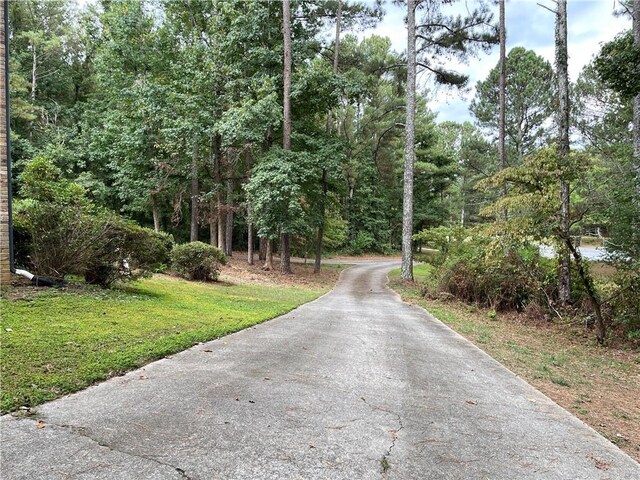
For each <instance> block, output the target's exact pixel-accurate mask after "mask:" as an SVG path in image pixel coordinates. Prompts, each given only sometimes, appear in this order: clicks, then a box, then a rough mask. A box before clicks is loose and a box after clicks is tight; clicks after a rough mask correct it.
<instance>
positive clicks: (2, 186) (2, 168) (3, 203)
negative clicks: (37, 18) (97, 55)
mask: <svg viewBox="0 0 640 480" xmlns="http://www.w3.org/2000/svg"><path fill="white" fill-rule="evenodd" d="M8 9H9V6H8V4H7V2H2V4H1V5H0V287H5V286H7V285H11V266H12V265H11V263H12V258H11V229H10V228H9V216H10V214H9V210H10V203H11V200H10V198H11V180H10V177H11V171H10V168H9V145H8V140H9V135H8V133H9V125H8V124H7V116H6V115H5V112H6V107H7V102H8V101H9V92H8V90H9V89H8V88H7V87H8V85H7V83H6V80H7V76H8V75H7V69H8V68H9V62H8V61H7V60H8V59H7V51H6V48H7V46H8V43H9V42H8V35H9V32H8V31H7V30H5V26H6V25H5V20H6V17H5V15H7V14H8Z"/></svg>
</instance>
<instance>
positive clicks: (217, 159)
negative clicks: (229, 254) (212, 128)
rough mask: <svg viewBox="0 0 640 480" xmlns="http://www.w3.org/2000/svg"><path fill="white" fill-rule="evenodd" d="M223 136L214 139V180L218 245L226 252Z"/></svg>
mask: <svg viewBox="0 0 640 480" xmlns="http://www.w3.org/2000/svg"><path fill="white" fill-rule="evenodd" d="M221 148H222V137H221V136H220V135H219V134H218V135H216V136H215V138H214V139H213V177H214V178H213V181H214V182H215V186H216V200H215V203H216V205H215V209H214V210H215V212H216V214H215V215H216V216H215V225H216V227H217V230H218V231H217V234H216V237H217V238H216V246H217V247H218V248H219V249H220V250H222V251H223V252H225V251H226V250H227V248H226V242H225V234H224V214H223V209H222V190H221V187H222V174H221V170H222V151H221ZM212 211H213V210H212Z"/></svg>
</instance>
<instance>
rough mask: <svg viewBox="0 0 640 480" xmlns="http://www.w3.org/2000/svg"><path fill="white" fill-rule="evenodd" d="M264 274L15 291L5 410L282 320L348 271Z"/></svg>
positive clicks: (5, 335)
mask: <svg viewBox="0 0 640 480" xmlns="http://www.w3.org/2000/svg"><path fill="white" fill-rule="evenodd" d="M312 269H313V266H312V265H309V266H304V265H295V266H294V272H295V275H288V276H283V275H280V274H279V273H277V272H263V271H262V270H261V269H260V268H258V267H257V266H256V267H249V266H246V263H245V262H242V261H241V260H240V259H235V260H231V261H230V262H229V265H227V266H226V267H224V268H223V270H222V275H221V277H220V282H217V283H202V282H190V281H186V280H183V279H179V278H175V277H170V276H167V275H155V276H154V277H153V278H149V279H144V280H141V281H138V282H136V283H132V284H128V285H125V286H122V287H119V288H116V289H110V290H103V289H100V288H93V287H90V286H87V285H85V284H70V285H69V286H68V287H67V288H65V289H41V288H34V287H26V286H25V287H14V288H12V289H11V290H9V291H6V292H4V294H3V298H2V299H1V300H0V302H1V305H0V307H1V309H2V320H1V327H0V347H1V348H0V365H1V367H0V368H1V376H2V382H1V395H2V396H1V403H0V409H1V410H2V411H3V412H8V411H13V410H16V409H18V408H19V407H22V406H26V407H32V406H35V405H38V404H40V403H43V402H45V401H48V400H52V399H54V398H56V397H59V396H61V395H65V394H68V393H71V392H75V391H77V390H80V389H82V388H85V387H87V386H89V385H91V384H93V383H96V382H99V381H102V380H105V379H107V378H109V377H112V376H115V375H120V374H122V373H124V372H126V371H128V370H131V369H134V368H137V367H140V366H142V365H144V364H146V363H149V362H151V361H153V360H156V359H159V358H162V357H164V356H167V355H170V354H172V353H175V352H178V351H181V350H184V349H186V348H189V347H191V346H192V345H194V344H196V343H198V342H205V341H208V340H211V339H214V338H217V337H220V336H223V335H227V334H229V333H232V332H236V331H238V330H242V329H244V328H247V327H250V326H252V325H255V324H257V323H260V322H263V321H265V320H269V319H271V318H274V317H277V316H279V315H282V314H284V313H286V312H288V311H290V310H292V309H294V308H296V307H297V306H299V305H301V304H303V303H306V302H309V301H311V300H313V299H315V298H317V297H318V296H320V295H322V294H324V293H326V292H327V291H328V290H330V289H331V288H332V287H333V285H334V284H335V282H336V280H337V278H338V276H339V273H340V270H341V267H340V266H335V265H331V266H326V267H323V271H322V272H321V274H319V275H314V274H313V273H312Z"/></svg>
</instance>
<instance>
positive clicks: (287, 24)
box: [280, 0, 292, 273]
mask: <svg viewBox="0 0 640 480" xmlns="http://www.w3.org/2000/svg"><path fill="white" fill-rule="evenodd" d="M282 34H283V37H284V38H283V39H284V72H283V83H284V85H283V90H284V92H283V113H284V119H283V125H282V148H283V150H286V151H290V150H291V2H290V0H283V2H282ZM281 241H282V248H281V251H280V272H281V273H292V272H291V250H290V247H291V235H290V234H289V233H283V234H282V240H281Z"/></svg>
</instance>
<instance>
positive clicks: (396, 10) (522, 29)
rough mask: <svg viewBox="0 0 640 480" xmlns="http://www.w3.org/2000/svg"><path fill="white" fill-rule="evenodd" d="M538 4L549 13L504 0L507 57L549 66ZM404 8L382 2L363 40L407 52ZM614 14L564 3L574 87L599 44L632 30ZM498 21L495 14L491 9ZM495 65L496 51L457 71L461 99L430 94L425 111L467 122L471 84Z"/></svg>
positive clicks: (467, 2)
mask: <svg viewBox="0 0 640 480" xmlns="http://www.w3.org/2000/svg"><path fill="white" fill-rule="evenodd" d="M474 3H476V2H475V0H461V1H459V2H458V3H457V4H455V5H454V6H453V7H450V8H452V9H454V10H456V11H460V10H461V9H465V8H467V7H469V8H472V7H473V6H474ZM538 3H541V4H544V5H547V6H549V7H553V2H551V1H550V0H507V4H506V18H507V51H509V50H510V49H511V48H513V47H516V46H523V47H526V48H528V49H531V50H534V51H536V52H537V53H538V54H539V55H541V56H543V57H544V58H546V59H547V60H549V61H550V62H551V63H552V64H553V62H554V34H555V33H554V21H555V18H554V15H553V14H552V13H551V12H549V11H548V10H546V9H544V8H542V7H540V6H539V5H538ZM404 9H405V7H404V6H396V5H393V4H392V3H391V2H390V1H387V2H385V10H386V15H385V18H384V20H383V21H382V22H381V23H380V24H379V25H378V26H377V27H376V28H375V29H373V30H369V31H367V32H365V33H364V35H370V34H372V33H375V34H377V35H381V36H384V37H388V38H389V39H391V42H392V44H393V46H394V48H395V49H396V50H397V51H406V45H407V32H406V28H405V25H404V16H405V11H404ZM614 9H619V4H618V2H617V1H615V0H568V25H569V75H570V77H571V80H572V81H574V80H575V79H576V78H577V77H578V74H579V73H580V71H581V70H582V68H583V67H584V66H585V65H586V64H587V63H589V61H590V60H591V58H592V57H593V55H595V54H596V53H597V52H598V51H599V50H600V46H601V45H602V43H604V42H607V41H609V40H611V39H612V38H613V37H614V36H615V35H616V34H617V33H619V32H621V31H623V30H625V29H628V28H630V27H631V21H630V19H629V18H628V17H615V16H614V15H613V12H614ZM495 17H496V20H497V17H498V11H497V7H495ZM497 63H498V47H497V46H496V47H495V48H494V49H493V51H492V52H491V54H482V55H481V57H480V58H479V59H474V60H472V61H471V62H469V64H468V65H463V66H461V69H462V70H463V71H465V72H466V73H468V74H469V75H470V81H469V90H468V91H467V92H465V93H462V94H461V93H458V92H453V91H447V90H445V89H443V88H439V89H437V90H431V93H430V95H431V96H432V97H433V100H432V101H431V103H430V107H431V109H432V110H433V111H435V112H438V120H439V121H445V120H455V121H464V120H471V121H473V119H472V117H471V116H470V114H469V111H468V104H469V101H470V100H471V98H473V95H474V90H475V84H476V83H477V82H478V80H483V79H484V78H486V76H487V75H488V73H489V71H490V70H491V69H492V68H493V67H494V66H495V65H496V64H497ZM419 81H420V82H421V84H422V85H423V87H428V78H427V76H426V75H424V74H423V75H422V76H421V78H419Z"/></svg>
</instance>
